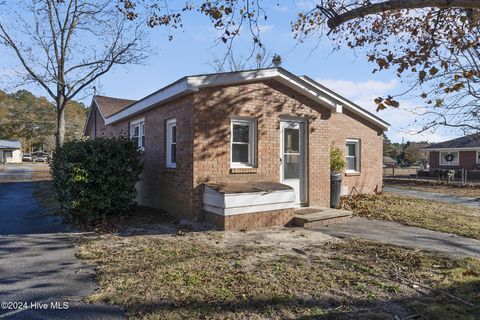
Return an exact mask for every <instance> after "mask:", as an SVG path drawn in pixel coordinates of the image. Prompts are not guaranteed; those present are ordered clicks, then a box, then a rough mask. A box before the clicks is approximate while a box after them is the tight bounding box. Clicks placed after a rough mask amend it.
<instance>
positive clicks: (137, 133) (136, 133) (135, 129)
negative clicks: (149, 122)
mask: <svg viewBox="0 0 480 320" xmlns="http://www.w3.org/2000/svg"><path fill="white" fill-rule="evenodd" d="M139 132H140V127H139V126H135V127H133V135H134V136H139Z"/></svg>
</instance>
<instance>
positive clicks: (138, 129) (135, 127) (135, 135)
mask: <svg viewBox="0 0 480 320" xmlns="http://www.w3.org/2000/svg"><path fill="white" fill-rule="evenodd" d="M130 139H131V140H132V141H133V143H135V145H136V146H137V148H138V149H140V150H145V121H144V120H143V119H142V120H137V121H134V122H131V123H130Z"/></svg>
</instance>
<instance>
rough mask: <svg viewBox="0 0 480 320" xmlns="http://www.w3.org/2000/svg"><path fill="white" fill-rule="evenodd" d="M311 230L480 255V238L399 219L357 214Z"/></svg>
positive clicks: (431, 249)
mask: <svg viewBox="0 0 480 320" xmlns="http://www.w3.org/2000/svg"><path fill="white" fill-rule="evenodd" d="M311 229H312V230H317V231H321V232H323V233H326V234H329V235H332V236H336V237H347V236H355V237H357V238H364V239H367V240H375V241H381V242H386V243H391V244H394V245H398V246H403V247H409V248H419V249H423V250H428V251H438V252H441V253H443V254H445V255H448V256H452V257H459V258H462V257H468V256H474V257H479V258H480V240H476V239H470V238H465V237H461V236H458V235H455V234H451V233H443V232H436V231H431V230H427V229H423V228H417V227H409V226H405V225H403V224H400V223H396V222H390V221H381V220H373V219H365V218H359V217H353V218H351V219H350V220H348V221H346V222H341V223H335V224H331V225H329V226H322V227H312V228H311Z"/></svg>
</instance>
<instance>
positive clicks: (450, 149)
mask: <svg viewBox="0 0 480 320" xmlns="http://www.w3.org/2000/svg"><path fill="white" fill-rule="evenodd" d="M420 151H435V152H445V151H480V147H477V148H432V149H420Z"/></svg>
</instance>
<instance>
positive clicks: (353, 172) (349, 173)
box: [345, 171, 360, 177]
mask: <svg viewBox="0 0 480 320" xmlns="http://www.w3.org/2000/svg"><path fill="white" fill-rule="evenodd" d="M359 175H360V172H358V171H350V172H345V176H347V177H353V176H359Z"/></svg>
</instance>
